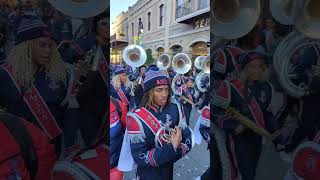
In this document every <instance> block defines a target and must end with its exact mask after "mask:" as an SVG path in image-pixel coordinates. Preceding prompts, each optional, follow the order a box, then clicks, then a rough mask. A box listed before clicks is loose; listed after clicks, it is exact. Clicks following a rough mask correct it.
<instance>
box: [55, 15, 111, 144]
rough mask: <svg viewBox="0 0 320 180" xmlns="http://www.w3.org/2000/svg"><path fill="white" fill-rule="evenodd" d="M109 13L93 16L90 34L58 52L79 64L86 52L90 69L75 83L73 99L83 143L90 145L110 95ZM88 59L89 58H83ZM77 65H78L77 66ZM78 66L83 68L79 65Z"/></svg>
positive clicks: (65, 58) (69, 60)
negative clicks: (108, 60)
mask: <svg viewBox="0 0 320 180" xmlns="http://www.w3.org/2000/svg"><path fill="white" fill-rule="evenodd" d="M108 19H109V18H108V15H107V13H106V11H105V12H103V13H101V14H99V15H97V16H95V17H94V18H93V27H92V31H93V32H92V33H91V34H89V35H87V36H84V37H82V38H80V39H78V40H75V41H74V42H72V43H71V44H70V47H69V48H66V49H64V50H63V51H60V53H61V54H62V56H63V58H64V60H65V61H66V62H70V63H79V64H81V62H83V61H81V58H83V57H85V56H86V55H88V54H90V55H88V56H89V58H90V59H89V61H91V62H90V63H91V64H90V65H91V67H90V68H87V69H86V68H84V69H85V70H84V72H82V75H81V77H80V80H79V81H81V83H79V84H78V86H77V91H78V92H77V94H76V99H77V102H78V103H79V112H78V115H77V116H78V118H79V119H80V120H79V121H78V122H77V123H78V125H79V126H80V128H81V135H82V137H83V139H84V141H85V144H86V146H87V145H90V144H92V141H93V140H94V136H95V133H96V131H97V129H98V128H99V127H100V124H101V118H102V117H103V115H104V113H105V111H106V109H107V107H108V104H107V103H105V102H104V101H102V100H103V99H107V97H108V96H109V87H108V86H109V82H110V81H109V76H108V74H109V73H108V72H107V70H108V68H107V67H108V64H107V59H109V57H108V53H106V52H107V51H106V49H108V46H107V45H108V43H107V42H108V38H109V34H108V33H109V30H108ZM86 60H88V59H86ZM79 64H78V65H79ZM80 68H83V67H82V66H81V65H80Z"/></svg>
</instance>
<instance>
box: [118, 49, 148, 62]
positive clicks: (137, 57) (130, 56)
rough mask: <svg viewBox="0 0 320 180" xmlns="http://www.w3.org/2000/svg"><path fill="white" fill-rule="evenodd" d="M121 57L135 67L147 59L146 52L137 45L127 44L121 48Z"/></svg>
mask: <svg viewBox="0 0 320 180" xmlns="http://www.w3.org/2000/svg"><path fill="white" fill-rule="evenodd" d="M122 58H123V60H124V62H126V63H127V64H128V65H129V66H131V67H135V68H136V67H140V66H142V65H143V64H144V63H145V62H146V61H147V53H146V51H145V50H144V49H143V48H142V47H141V46H139V45H129V46H127V47H126V48H125V49H124V50H123V54H122Z"/></svg>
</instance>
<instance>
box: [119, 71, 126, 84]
mask: <svg viewBox="0 0 320 180" xmlns="http://www.w3.org/2000/svg"><path fill="white" fill-rule="evenodd" d="M119 77H120V82H121V83H126V82H127V74H124V73H122V74H120V75H119Z"/></svg>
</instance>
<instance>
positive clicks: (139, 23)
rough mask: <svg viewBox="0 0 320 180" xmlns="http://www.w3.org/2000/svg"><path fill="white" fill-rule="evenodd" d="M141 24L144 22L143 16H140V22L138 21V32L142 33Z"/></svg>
mask: <svg viewBox="0 0 320 180" xmlns="http://www.w3.org/2000/svg"><path fill="white" fill-rule="evenodd" d="M141 24H142V22H141V18H139V22H138V33H140V29H141Z"/></svg>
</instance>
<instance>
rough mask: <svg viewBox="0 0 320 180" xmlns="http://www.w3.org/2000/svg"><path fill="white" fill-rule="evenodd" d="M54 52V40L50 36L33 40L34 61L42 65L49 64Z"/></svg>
mask: <svg viewBox="0 0 320 180" xmlns="http://www.w3.org/2000/svg"><path fill="white" fill-rule="evenodd" d="M51 54H52V40H51V39H50V38H49V37H40V38H37V39H34V40H33V44H32V61H33V62H34V63H35V64H37V65H40V66H45V65H47V64H49V62H50V57H51Z"/></svg>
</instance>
